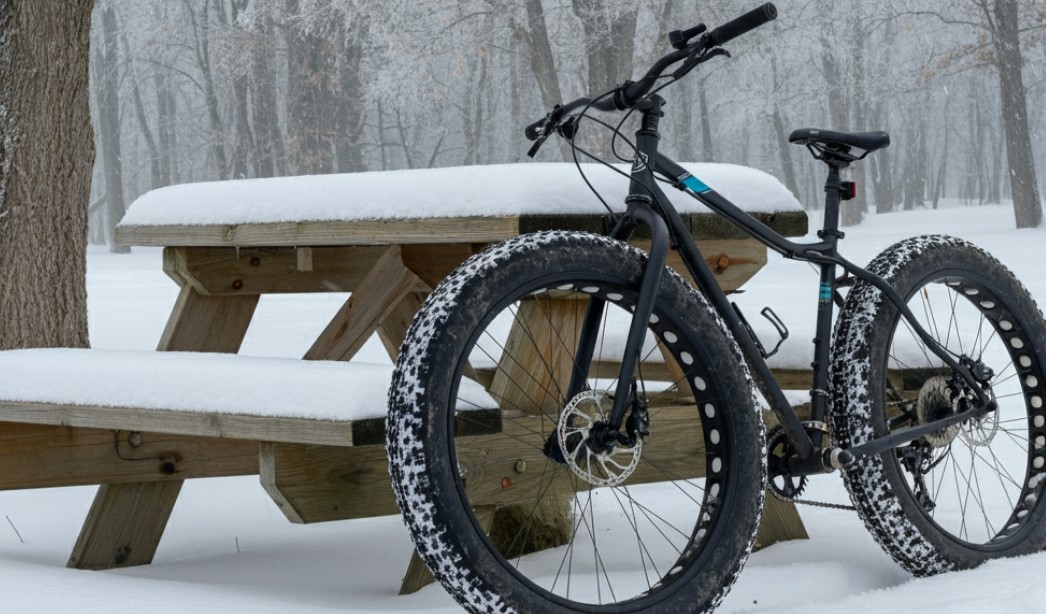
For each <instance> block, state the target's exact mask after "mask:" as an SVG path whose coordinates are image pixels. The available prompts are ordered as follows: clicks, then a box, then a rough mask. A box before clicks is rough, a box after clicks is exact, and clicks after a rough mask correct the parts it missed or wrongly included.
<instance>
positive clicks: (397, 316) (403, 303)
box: [378, 292, 428, 361]
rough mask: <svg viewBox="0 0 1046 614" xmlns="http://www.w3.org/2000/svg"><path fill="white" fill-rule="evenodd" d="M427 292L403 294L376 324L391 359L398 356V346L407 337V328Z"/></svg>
mask: <svg viewBox="0 0 1046 614" xmlns="http://www.w3.org/2000/svg"><path fill="white" fill-rule="evenodd" d="M427 294H428V293H427V292H411V293H408V294H407V295H406V296H404V297H403V298H402V299H401V300H400V301H399V302H398V303H396V305H395V306H393V308H392V310H391V311H389V312H388V313H387V314H386V315H385V319H384V320H382V321H381V324H380V325H379V326H378V336H379V337H380V338H381V343H382V345H384V346H385V351H386V352H387V353H388V355H389V358H391V359H392V360H393V361H395V360H396V358H397V357H398V356H399V351H400V346H402V345H403V341H404V340H405V339H406V338H407V330H408V329H409V328H410V325H411V323H412V322H413V321H414V316H415V315H416V314H417V313H418V310H419V309H421V304H422V303H424V302H425V297H426V296H427Z"/></svg>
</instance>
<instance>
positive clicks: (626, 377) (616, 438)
mask: <svg viewBox="0 0 1046 614" xmlns="http://www.w3.org/2000/svg"><path fill="white" fill-rule="evenodd" d="M638 225H642V226H646V227H647V228H649V229H650V235H651V242H650V250H649V253H648V257H647V263H646V268H645V269H644V271H643V277H642V281H641V282H640V287H639V294H638V299H637V300H636V304H635V307H634V311H633V313H632V323H631V324H630V325H629V329H628V337H627V340H626V342H625V350H624V354H623V355H622V357H621V366H620V369H619V370H618V378H617V385H616V387H615V390H614V405H613V409H612V410H611V412H610V416H608V418H607V420H606V423H605V424H604V425H602V426H601V428H600V429H598V430H595V431H594V432H593V436H594V437H596V438H599V439H600V440H599V441H592V442H590V443H591V444H592V445H594V446H596V447H597V448H603V449H607V448H610V447H613V446H614V445H617V444H618V443H621V442H622V441H623V439H622V436H621V435H620V434H621V425H622V424H623V423H624V421H625V412H626V411H627V410H628V408H629V407H630V406H632V405H633V404H634V403H637V402H638V403H641V402H642V399H640V398H639V392H638V391H636V390H633V386H634V383H635V379H634V377H633V374H634V373H635V370H636V367H637V366H638V364H639V361H640V354H641V352H642V349H643V341H644V339H645V338H646V333H647V325H648V323H649V322H650V316H651V315H652V314H653V312H654V301H655V299H656V298H657V291H658V288H659V286H660V284H661V275H662V274H663V273H664V270H665V261H666V259H667V257H668V248H669V234H668V227H667V226H666V225H665V222H664V220H662V219H661V217H660V216H658V215H657V214H656V213H655V212H654V211H653V209H651V207H650V205H649V203H648V199H646V198H644V197H642V196H640V197H635V196H632V197H629V201H628V211H627V212H626V214H625V216H624V217H623V218H622V219H621V220H619V221H618V223H617V226H616V227H615V228H614V230H613V231H612V232H611V236H612V237H614V238H615V239H619V240H625V239H627V238H628V236H629V235H630V234H632V231H633V230H634V228H635V227H636V226H638ZM605 308H606V301H604V300H602V299H600V298H597V297H595V296H593V297H591V298H590V299H589V303H588V307H587V308H586V311H585V319H584V322H583V324H582V327H581V334H580V336H579V339H578V348H577V354H576V355H575V358H574V367H573V371H572V373H571V377H570V386H569V387H568V389H567V400H568V401H569V400H570V399H572V398H574V397H576V396H577V395H578V394H580V393H581V392H582V391H583V389H584V386H585V381H586V379H587V377H588V370H589V367H590V366H591V364H592V358H593V354H594V352H595V348H596V341H597V338H598V336H599V324H600V322H602V320H603V312H604V310H605ZM629 436H630V437H632V436H634V435H633V434H632V433H629Z"/></svg>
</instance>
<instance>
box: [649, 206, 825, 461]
mask: <svg viewBox="0 0 1046 614" xmlns="http://www.w3.org/2000/svg"><path fill="white" fill-rule="evenodd" d="M654 189H655V190H657V192H659V194H658V199H659V200H661V202H668V197H667V196H665V194H664V193H663V192H661V190H660V188H658V187H657V186H654ZM709 192H711V190H709ZM702 196H704V194H702ZM716 196H719V195H718V194H717V195H716ZM720 198H722V197H721V196H720ZM724 200H725V199H724ZM664 212H665V218H666V220H667V221H668V226H669V228H670V229H671V232H672V235H673V236H675V238H676V241H677V244H678V248H679V251H680V252H681V253H682V255H683V262H684V263H686V268H687V270H689V271H690V274H691V275H693V277H694V279H695V280H696V281H697V284H698V286H699V287H700V288H701V290H702V291H703V292H704V294H705V296H706V297H707V298H708V300H709V302H711V303H712V307H713V308H715V310H716V312H717V313H718V314H719V317H721V318H723V321H724V322H726V326H727V328H728V329H729V330H730V334H731V335H733V337H734V339H735V340H737V343H738V345H739V346H740V347H741V353H742V354H743V355H744V358H745V361H746V362H748V366H749V369H751V371H752V376H753V377H754V379H755V382H756V385H757V386H759V390H760V391H761V392H762V393H763V396H764V397H766V400H767V401H768V402H769V403H770V408H771V409H772V410H773V412H774V414H775V415H776V416H777V418H778V420H780V422H781V426H782V428H784V429H785V432H787V433H788V435H789V438H790V439H791V440H792V441H793V443H794V444H795V447H796V452H797V455H798V456H799V457H800V458H803V459H806V458H810V456H811V455H812V454H813V453H814V446H813V442H812V441H811V440H810V436H809V435H808V434H807V433H806V429H805V428H804V427H803V423H802V421H800V420H799V417H798V416H797V415H796V414H795V411H794V410H793V409H792V406H791V404H789V403H788V399H786V398H785V396H784V393H783V392H782V391H781V387H780V386H778V385H777V380H776V379H774V376H773V374H772V373H771V372H770V367H769V366H767V364H766V361H765V360H764V359H763V356H762V354H760V353H759V348H758V347H756V345H755V341H754V340H753V339H752V337H751V336H750V335H749V333H748V331H747V330H746V329H745V328H744V326H743V325H742V324H741V320H740V319H739V318H738V316H737V314H736V313H735V312H734V309H733V307H731V305H730V300H729V299H727V297H726V294H725V293H724V292H723V290H722V289H721V288H720V287H719V283H718V282H717V281H716V279H715V275H714V274H713V273H712V270H711V269H710V268H709V266H708V263H707V262H705V259H704V258H703V257H702V256H701V250H699V249H698V247H697V244H696V243H694V239H693V236H692V235H691V232H690V230H689V229H688V228H687V227H686V224H684V223H683V220H682V218H681V217H680V216H679V213H678V212H676V210H675V209H674V208H672V207H664Z"/></svg>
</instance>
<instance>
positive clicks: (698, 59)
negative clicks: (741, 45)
mask: <svg viewBox="0 0 1046 614" xmlns="http://www.w3.org/2000/svg"><path fill="white" fill-rule="evenodd" d="M719 56H726V57H728V58H729V57H732V56H731V55H730V52H729V51H727V50H726V49H723V48H722V47H716V48H715V49H703V50H701V51H699V52H697V53H694V54H693V55H691V56H690V57H688V58H687V59H686V61H685V62H683V65H682V66H680V67H679V68H678V69H676V71H675V72H673V73H672V78H673V79H682V78H683V77H684V76H685V75H686V74H687V73H688V72H690V71H691V70H693V69H694V67H695V66H697V65H698V64H704V63H705V62H707V61H708V60H711V59H712V58H715V57H719Z"/></svg>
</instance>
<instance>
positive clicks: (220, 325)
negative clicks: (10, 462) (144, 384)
mask: <svg viewBox="0 0 1046 614" xmlns="http://www.w3.org/2000/svg"><path fill="white" fill-rule="evenodd" d="M257 305H258V297H257V296H230V297H212V296H203V295H201V294H200V293H198V292H196V290H194V289H193V288H192V286H191V285H184V286H182V290H181V292H180V293H179V295H178V300H177V302H176V303H175V306H174V310H173V311H172V312H171V316H170V319H169V320H168V321H167V326H166V328H165V329H164V332H163V335H162V337H161V338H160V343H159V345H158V348H157V349H159V350H161V351H163V350H168V351H182V350H184V351H198V352H233V353H235V352H237V351H239V349H240V344H241V343H243V337H244V335H245V334H246V333H247V327H248V326H249V325H250V322H251V318H252V317H253V315H254V309H255V307H256V306H257ZM70 425H72V424H71V423H70ZM113 428H116V429H121V428H123V429H126V427H122V426H116V427H113ZM126 430H141V431H150V430H158V429H148V428H138V429H126ZM158 432H164V431H162V430H158ZM219 432H220V431H219ZM181 487H182V481H181V480H180V479H174V480H165V481H146V482H134V483H126V484H102V485H101V486H100V487H99V489H98V493H97V495H96V496H95V499H94V503H92V505H91V510H90V512H88V514H87V519H86V520H85V521H84V526H83V528H81V530H80V536H79V538H77V540H76V545H75V546H74V548H73V553H72V554H71V555H70V557H69V565H70V566H71V567H77V568H80V569H108V568H111V567H114V566H125V565H141V564H146V563H149V562H151V561H152V557H153V555H154V554H155V553H156V548H157V547H158V546H159V544H160V538H161V537H162V536H163V531H164V528H165V527H166V526H167V519H168V518H170V515H171V510H172V509H173V508H174V503H175V501H176V500H177V499H178V492H179V491H180V490H181Z"/></svg>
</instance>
